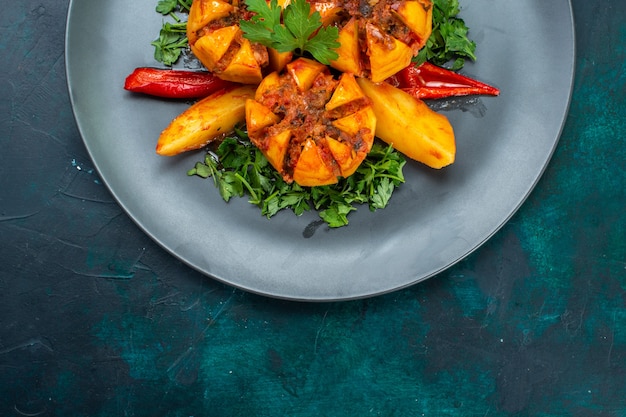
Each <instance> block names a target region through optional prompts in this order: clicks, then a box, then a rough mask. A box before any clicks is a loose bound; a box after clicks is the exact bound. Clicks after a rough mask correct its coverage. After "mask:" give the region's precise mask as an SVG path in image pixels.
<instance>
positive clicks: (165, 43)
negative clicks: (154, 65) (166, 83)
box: [151, 0, 192, 66]
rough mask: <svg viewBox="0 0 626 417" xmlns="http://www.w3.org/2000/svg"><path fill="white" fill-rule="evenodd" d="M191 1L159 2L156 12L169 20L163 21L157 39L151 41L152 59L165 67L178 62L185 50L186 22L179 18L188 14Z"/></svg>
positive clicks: (171, 0)
mask: <svg viewBox="0 0 626 417" xmlns="http://www.w3.org/2000/svg"><path fill="white" fill-rule="evenodd" d="M191 2H192V0H159V2H158V3H157V6H156V11H157V12H158V13H160V14H162V15H163V16H167V17H169V18H170V21H164V22H163V25H162V26H161V30H160V31H159V37H158V38H157V39H155V40H154V41H152V43H151V45H152V46H154V59H155V60H157V61H159V62H162V63H163V64H165V65H167V66H172V65H174V64H175V63H176V61H178V58H180V55H181V53H182V51H183V50H184V49H185V48H187V46H188V44H189V42H188V39H187V22H186V21H183V19H182V18H181V17H180V15H181V14H186V13H189V9H190V8H191Z"/></svg>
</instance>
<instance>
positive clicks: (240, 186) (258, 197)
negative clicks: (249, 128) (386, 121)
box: [187, 130, 406, 227]
mask: <svg viewBox="0 0 626 417" xmlns="http://www.w3.org/2000/svg"><path fill="white" fill-rule="evenodd" d="M405 163H406V160H405V159H404V157H403V156H402V154H400V153H399V152H397V151H396V150H394V149H393V148H391V147H390V146H388V147H384V146H382V145H380V144H379V143H375V144H374V146H373V147H372V150H371V151H370V153H369V154H368V156H367V158H366V159H365V160H364V161H363V163H361V165H360V166H359V168H358V169H357V171H356V172H355V173H354V174H353V175H351V176H350V177H348V178H342V179H340V181H339V182H338V183H337V184H334V185H325V186H321V187H301V186H299V185H298V184H296V183H292V184H287V183H286V182H285V181H284V180H283V179H282V177H281V176H280V174H279V173H278V172H277V171H276V170H275V169H274V168H273V167H272V166H271V165H270V164H269V162H268V161H267V159H266V158H265V157H264V156H263V154H262V153H261V151H260V150H259V149H258V148H256V147H255V146H254V145H252V144H251V143H250V141H249V140H248V137H247V135H246V134H245V132H243V131H241V130H236V134H235V135H232V136H229V137H227V138H225V139H224V140H223V141H222V142H221V144H220V145H219V146H218V148H217V149H216V150H215V153H208V154H207V155H206V156H205V160H204V162H198V163H196V165H195V167H194V168H192V169H191V170H189V171H188V172H187V175H197V176H200V177H202V178H208V177H212V178H213V182H214V184H215V186H216V187H217V188H218V190H219V193H220V195H221V196H222V198H223V199H224V200H225V201H229V200H230V198H231V197H243V196H244V195H248V196H249V202H250V203H251V204H254V205H256V206H258V207H259V208H260V209H261V213H262V214H263V215H264V216H266V217H268V218H269V217H272V216H273V215H275V214H276V213H278V212H279V211H281V210H283V209H291V210H292V211H293V212H294V213H295V214H296V215H301V214H302V213H304V212H305V211H309V210H311V209H312V208H313V209H315V210H317V211H318V212H319V216H320V217H321V218H322V219H323V220H324V221H325V222H326V223H327V224H328V225H329V226H330V227H341V226H345V225H347V224H348V217H347V216H348V213H350V212H351V211H354V210H356V209H357V208H356V206H357V205H362V204H366V205H368V207H369V209H370V211H376V210H378V209H382V208H385V207H386V206H387V203H388V202H389V199H390V198H391V195H392V194H393V191H394V189H395V188H396V187H397V186H399V185H400V184H401V183H403V182H404V175H403V173H402V168H403V167H404V165H405Z"/></svg>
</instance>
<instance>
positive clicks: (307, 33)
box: [239, 0, 340, 65]
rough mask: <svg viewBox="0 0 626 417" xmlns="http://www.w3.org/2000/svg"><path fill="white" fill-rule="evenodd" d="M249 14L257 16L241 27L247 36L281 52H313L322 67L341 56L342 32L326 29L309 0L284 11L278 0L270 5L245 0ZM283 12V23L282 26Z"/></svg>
mask: <svg viewBox="0 0 626 417" xmlns="http://www.w3.org/2000/svg"><path fill="white" fill-rule="evenodd" d="M245 2H246V5H247V7H248V10H249V11H252V12H254V13H255V14H254V15H253V16H252V17H251V18H250V20H249V21H247V20H241V21H240V22H239V26H240V27H241V30H242V31H243V32H244V37H245V38H247V39H249V40H250V41H252V42H257V43H260V44H262V45H265V46H267V47H270V48H274V49H276V50H277V51H278V52H291V51H296V52H298V53H299V54H301V55H302V54H304V53H305V52H308V53H310V54H311V55H312V56H313V58H315V59H316V60H318V61H319V62H321V63H322V64H326V65H327V64H329V63H330V61H332V60H335V59H337V58H338V57H339V55H338V54H337V52H336V51H335V49H336V48H338V47H339V46H340V44H339V42H337V38H338V37H339V30H338V29H337V28H336V27H322V18H321V15H320V13H319V12H318V11H317V10H316V11H315V12H313V13H311V5H310V4H309V2H308V1H307V0H294V1H292V2H290V3H289V4H288V5H287V7H285V9H284V10H282V8H281V7H280V6H279V5H278V2H277V1H276V0H272V1H271V2H270V3H269V4H268V3H266V2H265V0H245ZM281 12H282V17H283V24H281V20H280V17H281Z"/></svg>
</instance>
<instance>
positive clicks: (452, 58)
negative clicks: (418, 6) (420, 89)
mask: <svg viewBox="0 0 626 417" xmlns="http://www.w3.org/2000/svg"><path fill="white" fill-rule="evenodd" d="M433 3H434V7H433V31H432V34H431V35H430V37H429V38H428V41H427V42H426V46H424V48H422V49H421V50H420V52H419V54H418V55H417V57H416V58H415V59H414V62H416V63H417V64H418V65H419V64H421V63H423V62H426V61H429V62H431V63H433V64H435V65H440V66H443V65H448V66H449V67H450V69H452V70H454V71H456V70H459V69H461V68H463V65H464V64H465V60H466V59H470V60H472V61H474V60H476V55H475V54H474V53H475V50H476V43H475V42H474V41H472V40H471V39H470V38H469V37H468V31H469V29H468V28H467V26H466V25H465V21H464V20H463V19H461V18H459V17H457V16H458V14H459V12H460V8H459V1H458V0H434V1H433Z"/></svg>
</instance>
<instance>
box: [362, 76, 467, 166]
mask: <svg viewBox="0 0 626 417" xmlns="http://www.w3.org/2000/svg"><path fill="white" fill-rule="evenodd" d="M357 82H358V84H359V85H360V86H361V89H362V90H363V92H364V93H365V95H366V96H367V97H369V98H370V100H371V101H372V107H373V109H374V114H375V115H376V119H377V123H376V136H377V137H379V138H380V139H382V140H383V141H384V142H386V143H388V144H390V145H392V146H393V147H394V148H395V149H397V150H398V151H400V152H402V153H403V154H405V155H406V156H408V157H409V158H411V159H414V160H416V161H418V162H422V163H424V164H426V165H428V166H429V167H431V168H437V169H438V168H443V167H445V166H447V165H450V164H452V163H453V162H454V158H455V155H456V143H455V139H454V131H453V129H452V125H451V124H450V122H449V121H448V118H447V117H445V116H444V115H442V114H439V113H436V112H435V111H433V110H431V109H430V108H429V107H428V106H427V105H426V103H424V102H423V101H421V100H418V99H416V98H414V97H413V96H411V95H410V94H408V93H405V92H404V91H402V90H400V89H398V88H396V87H394V86H392V85H391V84H388V83H385V82H382V83H374V82H372V81H371V80H368V79H366V78H358V79H357Z"/></svg>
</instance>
